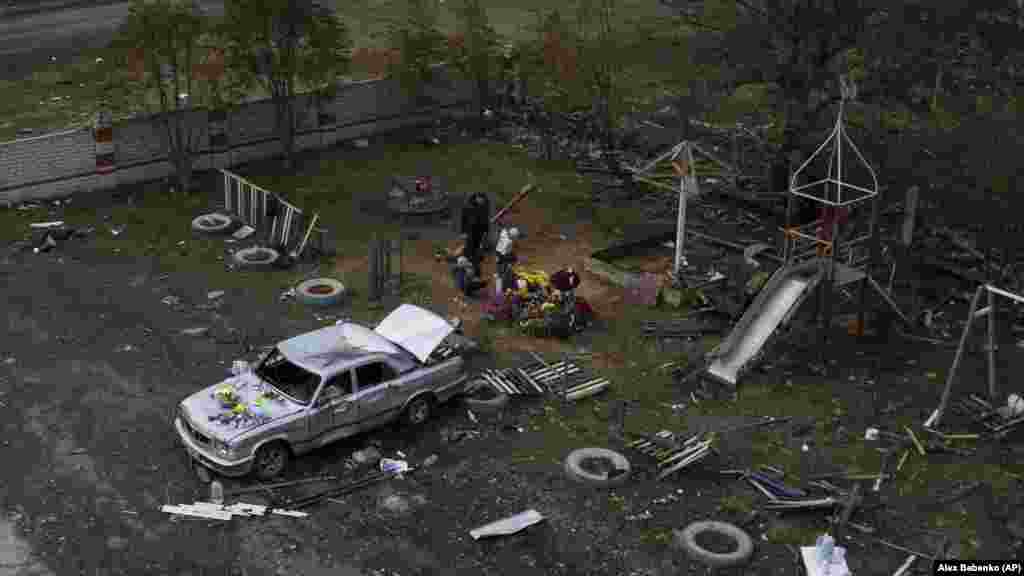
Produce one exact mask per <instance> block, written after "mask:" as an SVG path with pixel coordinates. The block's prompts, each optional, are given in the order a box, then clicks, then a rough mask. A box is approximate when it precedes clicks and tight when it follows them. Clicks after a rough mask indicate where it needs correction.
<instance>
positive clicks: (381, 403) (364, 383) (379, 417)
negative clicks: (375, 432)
mask: <svg viewBox="0 0 1024 576" xmlns="http://www.w3.org/2000/svg"><path fill="white" fill-rule="evenodd" d="M355 376H356V394H355V401H356V403H357V404H358V406H359V408H358V409H359V423H360V428H362V429H363V430H367V429H371V428H376V427H377V426H380V425H381V424H383V423H384V422H387V421H388V420H390V419H391V418H393V417H394V416H395V413H396V412H397V410H398V408H399V407H400V406H396V405H395V403H396V400H395V398H394V395H393V394H391V393H390V392H391V391H390V390H389V387H390V385H391V382H392V381H393V380H394V379H395V377H396V376H397V373H396V372H395V369H394V368H392V367H391V365H390V364H388V363H387V362H384V361H383V360H371V361H369V362H366V363H364V364H361V365H359V366H356V368H355Z"/></svg>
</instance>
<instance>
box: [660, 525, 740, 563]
mask: <svg viewBox="0 0 1024 576" xmlns="http://www.w3.org/2000/svg"><path fill="white" fill-rule="evenodd" d="M703 532H712V533H715V534H719V535H721V536H724V537H726V538H728V539H729V540H732V541H733V542H734V543H735V544H736V549H735V550H733V551H732V552H726V553H719V552H712V551H711V550H708V549H707V548H704V547H703V546H701V545H700V544H698V543H697V535H698V534H701V533H703ZM673 540H674V541H675V544H676V545H677V546H679V547H680V548H682V549H683V550H684V551H685V552H686V553H687V554H688V555H689V556H690V557H691V558H693V559H694V560H696V561H698V562H701V563H702V564H704V565H705V566H710V567H713V568H726V567H729V566H740V565H742V564H745V563H746V562H747V561H748V560H750V556H751V554H753V553H754V541H753V540H752V539H751V538H750V536H749V535H748V534H747V533H746V532H744V531H743V529H741V528H739V527H738V526H736V525H733V524H729V523H728V522H717V521H714V520H708V521H703V522H694V523H692V524H690V525H688V526H687V527H686V528H683V529H682V530H673Z"/></svg>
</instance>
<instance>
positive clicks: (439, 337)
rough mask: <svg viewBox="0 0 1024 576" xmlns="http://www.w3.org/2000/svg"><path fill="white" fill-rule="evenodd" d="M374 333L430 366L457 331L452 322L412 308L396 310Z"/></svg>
mask: <svg viewBox="0 0 1024 576" xmlns="http://www.w3.org/2000/svg"><path fill="white" fill-rule="evenodd" d="M373 331H374V332H376V333H377V334H379V335H380V336H383V337H384V338H387V339H388V340H389V341H390V342H393V343H395V344H397V345H399V346H401V347H402V348H404V349H405V350H408V351H409V352H411V353H412V355H413V356H415V357H416V359H417V360H419V361H420V362H426V361H427V358H429V357H430V355H431V354H433V352H434V350H436V349H437V347H438V346H440V345H441V342H444V339H445V338H447V337H448V335H449V334H451V333H452V332H454V331H455V327H454V326H452V324H451V323H450V322H448V321H447V320H445V319H444V318H442V317H441V316H438V315H437V314H434V313H433V312H431V311H430V310H425V309H423V308H420V307H419V306H413V305H412V304H402V305H401V306H399V307H398V308H395V309H394V310H393V311H392V312H391V313H390V314H388V315H387V317H386V318H384V319H383V320H381V321H380V324H378V325H377V327H376V328H374V329H373Z"/></svg>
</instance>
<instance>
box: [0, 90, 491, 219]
mask: <svg viewBox="0 0 1024 576" xmlns="http://www.w3.org/2000/svg"><path fill="white" fill-rule="evenodd" d="M427 92H428V93H429V94H430V95H431V96H432V97H434V98H436V99H437V101H439V102H440V103H441V105H442V106H448V107H452V108H449V113H452V114H455V115H461V114H462V113H464V112H465V109H464V108H465V107H464V106H463V104H466V103H468V100H469V99H470V98H471V95H472V91H471V87H470V85H469V84H468V83H466V82H452V81H450V80H444V79H442V80H439V81H438V83H437V85H436V86H432V87H429V89H428V90H427ZM295 112H296V125H297V127H298V129H297V134H296V138H295V146H296V149H297V150H308V149H316V148H322V147H327V146H331V145H333V144H335V143H337V142H340V141H345V140H351V139H354V138H360V137H364V136H369V135H372V134H374V133H380V132H387V131H390V130H396V129H398V128H402V127H405V126H409V125H415V124H420V123H424V122H429V121H430V120H431V118H432V117H431V115H430V113H429V111H424V110H414V109H413V106H412V103H411V102H410V101H409V98H408V97H406V96H405V95H404V94H403V93H402V91H401V90H400V89H399V87H398V85H397V82H395V81H393V80H390V79H383V80H373V81H368V82H359V83H353V84H348V85H344V86H341V87H340V88H339V90H338V93H337V95H336V97H335V98H334V99H333V100H331V101H327V102H321V103H320V105H319V106H317V103H316V102H315V100H314V99H313V98H312V97H310V96H307V95H301V96H297V97H296V102H295ZM188 122H189V126H190V127H191V129H192V132H193V137H194V138H198V142H199V151H200V153H199V154H198V155H196V157H195V158H194V167H195V169H196V170H210V169H216V168H230V167H231V166H234V165H237V164H243V163H246V162H251V161H254V160H261V159H264V158H271V157H274V156H278V155H279V154H280V153H281V144H280V142H279V141H278V140H277V137H276V133H275V125H274V107H273V104H272V103H271V102H270V101H267V100H260V101H254V102H249V103H246V104H242V105H240V106H239V107H238V108H237V109H236V110H235V111H233V112H232V113H230V114H229V115H228V117H227V119H226V120H225V121H224V134H225V138H226V144H222V145H220V146H216V145H211V142H210V137H209V133H210V130H209V126H210V122H209V121H208V114H207V112H206V111H204V110H196V111H192V112H190V113H189V116H188ZM113 144H114V156H115V165H114V170H113V171H112V172H111V173H110V174H98V173H97V169H96V142H95V138H94V133H93V131H92V130H91V129H89V128H83V129H76V130H70V131H65V132H58V133H53V134H46V135H42V136H37V137H33V138H26V139H22V140H13V141H10V142H0V205H2V204H5V203H9V204H14V203H18V202H24V201H28V200H37V199H47V198H56V197H61V196H67V195H70V194H74V193H75V192H86V191H95V190H103V189H108V188H112V187H114V186H117V185H122V184H132V183H137V182H146V181H152V180H158V179H162V178H165V177H167V176H168V175H170V174H171V173H172V166H171V164H170V162H169V161H168V159H167V147H166V133H165V129H164V127H163V125H162V123H161V122H160V117H159V116H148V117H141V118H132V119H129V120H123V121H120V122H116V123H115V124H114V126H113Z"/></svg>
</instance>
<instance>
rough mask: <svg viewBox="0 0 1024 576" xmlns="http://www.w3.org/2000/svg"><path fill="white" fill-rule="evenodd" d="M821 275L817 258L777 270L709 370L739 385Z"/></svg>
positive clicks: (724, 343) (737, 325)
mask: <svg viewBox="0 0 1024 576" xmlns="http://www.w3.org/2000/svg"><path fill="white" fill-rule="evenodd" d="M820 277H821V275H820V271H819V267H818V263H817V262H813V261H812V262H809V263H805V264H800V265H797V266H793V267H790V268H780V269H779V270H778V271H776V272H775V274H774V275H772V278H771V279H770V280H769V281H768V283H767V284H766V285H765V287H764V289H763V290H761V293H760V294H758V295H757V298H756V299H755V300H754V302H753V303H752V304H751V305H750V307H749V308H747V310H746V312H744V313H743V316H742V317H741V318H740V321H739V322H737V323H736V326H735V327H734V328H733V330H732V332H731V333H730V334H729V337H728V338H726V339H725V341H724V342H722V345H721V346H720V347H719V350H718V353H717V355H716V356H715V357H714V358H712V360H711V363H710V365H709V366H708V368H707V373H708V374H709V375H711V376H714V377H716V378H718V379H720V380H723V381H725V382H727V383H729V384H731V385H735V384H736V380H737V378H738V377H739V373H740V371H741V370H742V369H743V368H744V366H746V364H747V363H748V362H750V361H751V360H752V359H753V358H754V356H756V355H757V353H758V351H760V350H761V348H762V347H763V346H764V344H765V342H767V341H768V338H769V337H770V336H771V335H772V333H774V332H775V330H776V329H777V328H778V327H779V326H780V325H782V324H784V323H785V322H786V321H787V320H788V319H789V316H790V314H791V312H792V311H794V310H795V309H796V308H797V307H798V306H799V305H800V303H801V302H803V300H804V298H806V296H807V295H808V294H810V292H811V289H812V288H813V287H814V286H815V285H817V283H818V280H819V279H820Z"/></svg>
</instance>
